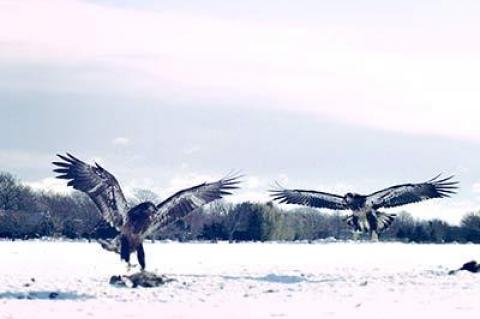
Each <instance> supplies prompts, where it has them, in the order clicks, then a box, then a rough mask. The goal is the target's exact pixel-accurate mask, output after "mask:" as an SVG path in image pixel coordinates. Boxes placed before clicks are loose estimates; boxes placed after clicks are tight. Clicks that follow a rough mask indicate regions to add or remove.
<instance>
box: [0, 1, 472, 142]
mask: <svg viewBox="0 0 480 319" xmlns="http://www.w3.org/2000/svg"><path fill="white" fill-rule="evenodd" d="M376 5H378V6H380V7H379V8H376V9H378V11H379V12H380V13H381V12H382V11H381V9H385V8H383V7H382V6H381V5H380V4H376ZM389 6H391V4H389ZM263 9H265V8H263ZM267 9H268V8H267ZM456 10H457V11H456V14H455V15H451V14H450V13H451V10H450V9H448V8H446V7H445V8H444V7H433V6H432V7H430V6H422V7H418V8H417V10H416V11H415V12H416V16H415V17H411V16H410V13H409V11H405V10H403V11H402V10H399V11H398V16H397V15H393V16H389V17H390V18H391V19H389V20H385V17H384V16H382V14H376V13H375V12H377V10H370V12H369V13H368V14H367V11H368V10H366V11H365V12H364V11H361V12H359V13H358V14H357V15H355V14H353V16H352V14H351V13H349V14H346V13H343V14H342V12H340V11H338V12H337V11H335V12H329V11H328V10H324V11H318V12H324V14H325V17H324V18H325V19H316V20H308V21H307V22H304V21H303V19H301V16H297V17H296V18H295V19H288V20H286V19H285V17H283V16H278V15H276V14H275V12H276V11H272V13H270V14H268V15H266V16H265V18H264V19H262V20H260V19H252V18H251V17H250V16H238V17H237V18H236V19H231V17H230V16H223V15H222V14H221V13H218V12H217V13H216V14H215V15H206V14H204V13H202V14H200V13H195V12H185V11H182V9H181V8H180V7H173V8H170V9H169V10H168V11H167V10H159V11H156V10H148V9H146V8H145V7H143V9H139V8H119V7H115V6H102V5H98V4H94V3H91V2H84V1H74V0H62V1H60V0H49V1H38V0H26V1H6V2H5V1H4V2H2V3H1V4H0V21H1V22H0V46H1V48H2V50H0V52H1V53H0V61H3V64H5V65H9V66H12V65H13V66H15V65H17V66H22V67H27V68H28V67H29V66H31V65H36V64H46V65H50V66H52V65H58V66H68V67H71V68H73V70H74V72H66V74H67V75H65V76H67V77H68V76H70V80H71V79H74V80H75V81H65V79H63V78H62V80H60V79H56V78H55V75H52V77H53V78H52V79H51V80H50V81H47V80H46V81H42V83H47V84H48V85H49V89H55V90H62V89H63V90H73V89H78V88H79V87H82V85H83V86H85V84H82V83H90V84H89V86H88V87H86V86H85V88H86V89H88V90H90V91H95V90H97V91H101V92H104V91H106V90H107V91H108V90H113V91H114V92H116V93H119V92H120V93H121V94H124V95H125V94H136V95H137V96H145V95H148V96H153V97H156V98H161V99H162V101H165V100H167V101H169V102H189V103H193V102H195V103H194V104H195V105H197V104H201V103H197V102H198V101H207V102H209V103H214V104H216V105H219V106H222V105H223V106H225V105H226V106H229V104H235V105H247V107H251V105H252V104H253V105H255V106H257V107H259V106H261V107H269V108H272V109H284V110H288V111H291V112H303V113H307V114H310V115H313V116H316V117H318V118H321V119H330V120H333V121H341V122H346V123H351V124H354V125H363V126H368V127H374V128H380V129H384V130H392V131H398V132H404V133H411V134H435V135H441V136H449V137H455V138H465V139H474V140H477V141H480V130H478V129H477V122H476V119H477V118H478V117H479V115H480V113H479V112H480V111H478V108H477V106H478V104H479V103H480V97H479V96H478V90H479V87H478V81H476V78H477V75H478V74H479V73H480V60H479V59H478V54H479V53H480V46H479V45H478V44H475V43H472V41H471V39H472V38H475V36H476V34H475V30H477V29H478V28H480V22H479V21H478V19H474V17H473V16H472V14H471V13H470V11H469V6H468V5H467V4H465V6H462V8H461V9H459V8H456ZM265 11H268V10H265ZM304 14H305V15H306V14H308V12H304ZM329 14H334V15H335V19H332V18H331V17H329ZM364 15H365V16H364ZM417 15H418V16H417ZM447 17H448V19H449V23H448V24H445V23H444V21H445V18H447ZM335 20H338V22H336V23H335V22H334V21H335ZM125 21H128V22H129V23H125ZM286 21H288V22H286ZM405 21H408V24H407V23H406V22H405ZM425 21H428V23H426V22H425ZM380 27H381V29H382V32H378V29H379V28H380ZM32 29H35V30H36V32H35V34H33V33H32V32H31V30H32ZM425 39H428V41H426V40H425ZM473 42H474V41H473ZM79 66H82V67H79ZM84 66H89V68H84ZM68 74H71V75H68ZM45 76H47V75H45ZM22 79H23V77H21V76H20V77H19V78H18V79H17V81H19V83H16V87H21V86H22V85H26V83H24V82H22V81H25V80H24V79H23V80H22ZM8 80H9V79H7V80H5V79H3V81H2V80H1V79H0V83H2V82H3V83H7V84H8V85H14V84H12V83H11V82H12V81H8ZM42 83H39V81H34V82H32V83H30V84H28V85H29V86H32V85H33V86H34V87H35V88H36V89H39V88H40V87H41V86H42ZM72 83H73V84H72ZM7 84H4V85H7ZM259 101H261V102H259Z"/></svg>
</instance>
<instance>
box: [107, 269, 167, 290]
mask: <svg viewBox="0 0 480 319" xmlns="http://www.w3.org/2000/svg"><path fill="white" fill-rule="evenodd" d="M171 281H174V279H171V278H167V277H166V276H164V275H160V276H159V275H157V274H155V273H153V272H147V271H142V272H137V273H134V274H132V275H119V276H112V277H111V278H110V285H113V286H116V287H128V288H138V287H143V288H154V287H160V286H163V285H165V284H166V283H169V282H171Z"/></svg>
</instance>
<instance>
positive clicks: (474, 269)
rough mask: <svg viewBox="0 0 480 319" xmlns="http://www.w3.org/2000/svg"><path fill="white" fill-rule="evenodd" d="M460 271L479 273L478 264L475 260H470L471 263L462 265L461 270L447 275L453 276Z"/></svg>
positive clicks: (479, 266)
mask: <svg viewBox="0 0 480 319" xmlns="http://www.w3.org/2000/svg"><path fill="white" fill-rule="evenodd" d="M460 270H466V271H469V272H473V273H478V272H480V264H479V263H477V262H476V261H475V260H472V261H469V262H468V263H466V264H463V266H462V268H460V269H457V270H452V271H450V272H449V274H450V275H453V274H455V273H457V272H458V271H460Z"/></svg>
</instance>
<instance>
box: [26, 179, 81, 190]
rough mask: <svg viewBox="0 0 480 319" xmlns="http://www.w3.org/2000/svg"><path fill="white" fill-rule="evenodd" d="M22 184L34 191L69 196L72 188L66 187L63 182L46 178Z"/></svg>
mask: <svg viewBox="0 0 480 319" xmlns="http://www.w3.org/2000/svg"><path fill="white" fill-rule="evenodd" d="M24 184H25V185H27V186H29V187H31V188H32V189H34V190H36V191H47V192H54V193H60V194H70V193H71V192H72V188H70V187H67V185H66V182H65V181H64V180H59V179H57V178H54V177H47V178H43V179H41V180H37V181H30V182H24Z"/></svg>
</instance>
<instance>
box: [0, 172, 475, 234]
mask: <svg viewBox="0 0 480 319" xmlns="http://www.w3.org/2000/svg"><path fill="white" fill-rule="evenodd" d="M146 200H149V201H153V202H158V201H159V198H158V196H157V195H156V194H155V193H153V192H151V191H149V190H144V189H137V190H135V191H134V192H133V196H131V198H129V199H128V201H129V203H130V204H131V205H135V204H137V203H140V202H143V201H146ZM116 234H117V232H116V230H115V229H113V228H112V227H110V226H109V225H108V224H107V223H106V222H105V221H104V220H103V219H102V217H101V215H100V213H99V211H98V209H97V208H96V206H95V205H94V203H93V202H92V201H91V200H90V198H89V197H88V196H87V195H85V194H83V193H81V192H72V193H71V194H58V193H53V192H45V191H34V190H32V189H31V188H30V187H28V186H26V185H24V184H22V183H21V182H20V181H19V180H18V179H17V178H15V177H14V176H13V175H12V174H10V173H0V238H9V239H28V238H40V237H66V238H72V239H73V238H86V239H96V238H112V237H114V236H116ZM351 238H352V233H351V231H350V229H349V227H348V226H347V225H346V223H345V222H344V214H342V213H337V212H333V213H319V212H318V211H317V210H315V209H313V208H309V207H299V208H296V209H292V210H284V209H282V208H280V207H279V206H277V205H275V204H274V203H272V202H267V203H251V202H243V203H238V204H232V203H228V202H225V201H216V202H214V203H211V204H209V205H207V206H205V207H203V208H201V209H198V210H197V211H195V212H193V213H192V214H190V215H189V216H187V217H186V218H185V219H183V220H180V221H178V222H176V223H174V224H172V225H170V226H168V227H167V228H166V229H162V230H161V231H159V232H158V233H157V234H155V236H154V238H152V239H175V240H181V241H188V240H209V241H217V240H228V241H272V240H278V241H295V240H308V241H313V240H317V239H332V240H334V239H337V240H348V239H351ZM381 238H382V239H383V240H392V241H394V240H395V241H405V242H411V241H413V242H430V243H444V242H460V243H465V242H475V243H479V242H480V212H471V213H467V214H465V215H464V216H463V218H462V220H461V222H460V225H458V226H456V225H450V224H448V223H446V222H445V221H442V220H439V219H432V220H418V219H415V218H413V217H412V216H411V215H410V214H409V213H408V212H403V213H401V214H399V215H398V216H397V218H396V219H395V221H394V222H393V224H392V225H391V227H390V228H389V229H388V230H387V231H385V232H384V233H383V234H381Z"/></svg>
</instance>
